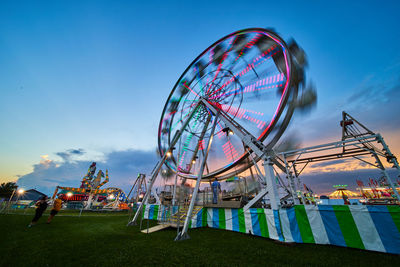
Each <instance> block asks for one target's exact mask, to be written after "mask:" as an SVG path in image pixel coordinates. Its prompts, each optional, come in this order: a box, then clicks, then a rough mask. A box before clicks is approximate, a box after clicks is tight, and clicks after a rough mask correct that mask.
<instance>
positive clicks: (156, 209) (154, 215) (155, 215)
mask: <svg viewBox="0 0 400 267" xmlns="http://www.w3.org/2000/svg"><path fill="white" fill-rule="evenodd" d="M158 208H159V206H158V205H154V212H153V220H158Z"/></svg>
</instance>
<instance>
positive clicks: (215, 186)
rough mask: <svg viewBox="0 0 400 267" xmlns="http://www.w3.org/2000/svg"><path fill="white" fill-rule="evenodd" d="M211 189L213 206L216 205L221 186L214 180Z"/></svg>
mask: <svg viewBox="0 0 400 267" xmlns="http://www.w3.org/2000/svg"><path fill="white" fill-rule="evenodd" d="M211 187H212V191H213V204H218V194H219V193H220V192H221V184H220V183H219V182H218V180H217V179H215V180H214V182H213V183H212V184H211Z"/></svg>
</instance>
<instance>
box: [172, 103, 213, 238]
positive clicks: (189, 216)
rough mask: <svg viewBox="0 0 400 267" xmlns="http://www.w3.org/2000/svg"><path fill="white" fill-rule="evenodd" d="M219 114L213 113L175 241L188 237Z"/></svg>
mask: <svg viewBox="0 0 400 267" xmlns="http://www.w3.org/2000/svg"><path fill="white" fill-rule="evenodd" d="M219 114H220V112H219V111H218V112H217V114H216V115H215V118H214V123H213V126H212V129H211V132H210V138H209V139H208V144H207V151H206V154H205V156H204V158H203V161H202V163H201V166H200V170H199V174H198V176H197V181H196V186H195V188H194V190H193V194H192V199H191V200H190V205H189V209H188V212H187V215H186V218H185V224H184V225H183V228H182V231H181V232H180V233H178V235H177V237H176V238H175V240H176V241H178V240H185V239H189V238H190V237H189V235H188V233H187V231H188V228H189V221H190V220H191V219H192V212H193V207H194V203H195V202H196V198H197V193H198V191H199V187H200V183H201V179H202V177H203V172H204V168H205V166H206V163H207V157H208V152H209V151H210V147H211V144H212V140H213V135H214V132H215V126H216V125H217V122H218V117H219Z"/></svg>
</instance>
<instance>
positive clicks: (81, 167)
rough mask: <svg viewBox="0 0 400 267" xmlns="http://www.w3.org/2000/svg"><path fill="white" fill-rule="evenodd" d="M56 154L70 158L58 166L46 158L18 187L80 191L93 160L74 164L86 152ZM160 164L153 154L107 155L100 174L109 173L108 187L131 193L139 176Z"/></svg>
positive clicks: (116, 153)
mask: <svg viewBox="0 0 400 267" xmlns="http://www.w3.org/2000/svg"><path fill="white" fill-rule="evenodd" d="M55 154H56V155H58V156H60V154H61V155H67V157H66V158H65V157H64V158H63V157H61V158H62V159H63V161H61V162H57V161H54V160H51V159H49V156H48V155H45V156H42V157H41V160H40V162H39V163H38V164H35V165H34V166H33V171H32V172H31V173H28V174H26V175H23V176H21V177H20V178H19V179H18V181H17V184H18V185H19V186H21V187H23V188H25V189H30V188H36V189H37V190H39V191H41V192H43V193H46V194H49V195H50V194H52V193H53V191H54V189H55V187H56V186H57V185H59V186H70V187H79V186H80V181H81V180H82V177H83V176H84V175H85V174H86V172H87V169H88V168H89V165H90V164H91V162H92V160H71V157H72V155H83V154H84V151H83V150H82V149H77V150H75V149H71V150H68V151H65V152H57V153H55ZM66 159H67V160H66ZM157 160H158V159H157V156H156V154H155V153H154V152H153V151H142V150H126V151H114V152H111V153H108V154H106V155H104V162H98V163H97V171H98V170H100V169H101V170H103V171H105V170H106V169H108V171H109V177H110V182H109V183H107V184H106V185H105V187H120V188H122V189H123V190H125V191H127V190H129V189H130V186H131V185H132V183H133V181H134V178H136V176H137V174H138V173H146V174H149V173H150V172H151V171H152V169H153V167H154V166H155V164H156V163H157Z"/></svg>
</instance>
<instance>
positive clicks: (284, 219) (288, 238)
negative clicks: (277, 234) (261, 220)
mask: <svg viewBox="0 0 400 267" xmlns="http://www.w3.org/2000/svg"><path fill="white" fill-rule="evenodd" d="M279 215H280V217H281V226H282V231H283V236H284V237H285V242H294V239H293V236H292V232H291V231H290V222H289V217H288V216H287V212H286V209H280V210H279Z"/></svg>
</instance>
